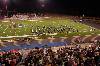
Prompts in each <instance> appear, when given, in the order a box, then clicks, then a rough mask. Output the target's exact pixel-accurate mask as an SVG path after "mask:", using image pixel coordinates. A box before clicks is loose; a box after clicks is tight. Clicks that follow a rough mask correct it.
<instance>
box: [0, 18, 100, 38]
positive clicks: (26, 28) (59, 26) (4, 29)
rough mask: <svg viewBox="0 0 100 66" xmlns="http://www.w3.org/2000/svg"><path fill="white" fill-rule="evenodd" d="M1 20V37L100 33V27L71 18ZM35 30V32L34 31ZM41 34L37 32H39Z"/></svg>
mask: <svg viewBox="0 0 100 66" xmlns="http://www.w3.org/2000/svg"><path fill="white" fill-rule="evenodd" d="M3 21H5V20H1V21H0V37H8V36H23V35H34V34H35V35H38V36H44V35H45V36H50V35H49V33H52V34H53V33H57V35H55V36H56V37H64V36H77V35H80V36H84V35H97V34H100V29H96V28H93V27H90V26H88V25H85V24H82V23H79V22H74V21H73V20H71V19H68V18H67V17H65V18H60V17H50V18H43V17H42V18H40V19H34V20H33V21H29V20H11V21H9V20H8V22H3ZM32 31H33V33H32ZM36 32H37V33H39V34H37V33H36Z"/></svg>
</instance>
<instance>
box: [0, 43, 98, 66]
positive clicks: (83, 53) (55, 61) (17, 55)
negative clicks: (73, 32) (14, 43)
mask: <svg viewBox="0 0 100 66" xmlns="http://www.w3.org/2000/svg"><path fill="white" fill-rule="evenodd" d="M0 66H100V46H95V45H92V46H91V47H85V48H81V47H80V46H76V47H63V48H59V49H55V50H54V49H52V48H41V49H39V48H35V49H30V50H19V51H16V52H5V53H4V54H2V55H0Z"/></svg>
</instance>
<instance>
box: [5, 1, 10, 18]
mask: <svg viewBox="0 0 100 66" xmlns="http://www.w3.org/2000/svg"><path fill="white" fill-rule="evenodd" d="M8 2H9V0H4V8H5V10H6V16H8Z"/></svg>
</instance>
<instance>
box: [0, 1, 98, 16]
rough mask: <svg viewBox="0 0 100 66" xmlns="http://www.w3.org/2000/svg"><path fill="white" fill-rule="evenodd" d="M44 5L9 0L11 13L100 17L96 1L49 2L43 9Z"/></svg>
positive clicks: (0, 6)
mask: <svg viewBox="0 0 100 66" xmlns="http://www.w3.org/2000/svg"><path fill="white" fill-rule="evenodd" d="M42 4H43V3H39V0H9V3H8V5H9V7H8V9H9V10H10V11H12V10H16V11H19V12H33V11H34V12H37V11H40V12H41V11H44V12H54V13H63V14H71V15H82V14H83V13H84V14H85V15H89V16H100V8H99V2H97V1H96V0H47V2H46V3H45V7H41V5H42ZM0 8H1V9H3V8H4V6H3V4H2V0H0Z"/></svg>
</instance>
